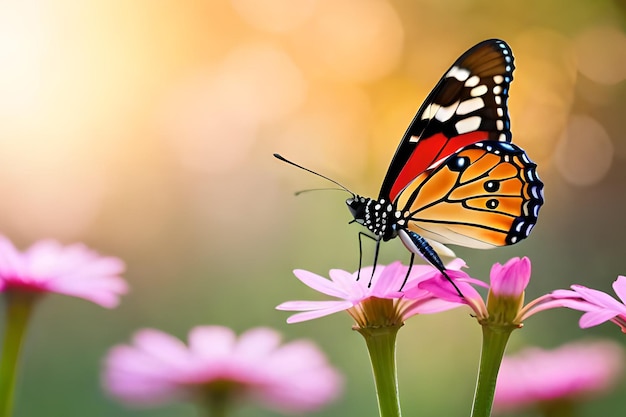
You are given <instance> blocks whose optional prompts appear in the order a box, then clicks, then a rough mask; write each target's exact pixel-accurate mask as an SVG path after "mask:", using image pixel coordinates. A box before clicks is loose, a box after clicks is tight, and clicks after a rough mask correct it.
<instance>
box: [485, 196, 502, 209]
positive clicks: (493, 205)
mask: <svg viewBox="0 0 626 417" xmlns="http://www.w3.org/2000/svg"><path fill="white" fill-rule="evenodd" d="M485 205H486V206H487V208H488V209H491V210H494V209H496V208H497V207H498V205H500V202H499V201H498V200H496V199H495V198H492V199H491V200H487V203H486V204H485Z"/></svg>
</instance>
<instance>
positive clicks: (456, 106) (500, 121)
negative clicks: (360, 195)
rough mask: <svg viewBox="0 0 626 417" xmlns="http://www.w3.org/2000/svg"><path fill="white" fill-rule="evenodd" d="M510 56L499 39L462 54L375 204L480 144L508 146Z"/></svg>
mask: <svg viewBox="0 0 626 417" xmlns="http://www.w3.org/2000/svg"><path fill="white" fill-rule="evenodd" d="M514 68H515V66H514V65H513V53H512V52H511V49H510V48H509V46H508V45H507V44H506V42H504V41H502V40H500V39H489V40H486V41H483V42H481V43H479V44H477V45H475V46H474V47H472V48H470V49H469V50H468V51H467V52H465V53H464V54H463V55H461V56H460V57H459V58H458V59H457V60H456V61H455V62H454V64H453V65H452V66H451V67H450V68H449V69H448V71H446V73H445V74H444V75H443V77H442V78H441V80H440V81H439V82H438V83H437V85H436V86H435V88H434V89H433V90H432V92H431V93H430V94H429V95H428V97H427V98H426V100H424V103H423V104H422V106H421V107H420V108H419V110H418V111H417V114H416V115H415V117H414V118H413V121H412V122H411V124H410V125H409V127H408V129H407V131H406V132H405V134H404V136H403V137H402V140H401V141H400V144H399V145H398V149H397V150H396V153H395V155H394V157H393V159H392V161H391V164H390V165H389V169H388V171H387V174H386V176H385V179H384V180H383V183H382V186H381V189H380V194H379V199H386V200H387V201H395V200H396V198H397V196H398V195H399V194H400V193H401V192H402V190H404V189H405V188H406V187H407V186H409V184H411V182H413V181H414V180H415V178H417V177H418V176H419V175H420V174H422V173H423V172H424V171H426V170H428V169H430V168H432V166H434V165H435V164H437V163H438V162H440V161H442V160H444V159H446V158H447V157H449V156H450V155H452V154H453V153H455V152H456V151H458V150H459V149H461V148H463V147H465V146H467V145H470V144H473V143H476V142H481V141H484V140H495V141H503V142H510V141H511V132H510V130H509V129H510V122H509V110H508V108H507V99H508V96H509V86H510V84H511V81H512V80H513V70H514Z"/></svg>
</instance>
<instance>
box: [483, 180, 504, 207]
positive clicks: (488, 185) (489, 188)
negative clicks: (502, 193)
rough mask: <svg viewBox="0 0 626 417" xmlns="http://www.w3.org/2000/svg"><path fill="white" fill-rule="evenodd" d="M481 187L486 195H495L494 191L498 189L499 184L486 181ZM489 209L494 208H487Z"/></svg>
mask: <svg viewBox="0 0 626 417" xmlns="http://www.w3.org/2000/svg"><path fill="white" fill-rule="evenodd" d="M483 187H484V188H485V191H487V192H488V193H495V192H496V191H498V190H499V189H500V183H499V182H498V181H487V182H486V183H485V184H484V185H483ZM488 207H489V206H488ZM496 207H497V204H496ZM489 208H495V207H489Z"/></svg>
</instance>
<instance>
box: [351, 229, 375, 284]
mask: <svg viewBox="0 0 626 417" xmlns="http://www.w3.org/2000/svg"><path fill="white" fill-rule="evenodd" d="M363 236H365V237H367V238H369V239H372V240H375V241H376V249H375V251H374V265H373V266H374V267H373V269H372V276H371V277H370V282H369V284H368V287H370V286H371V285H372V278H374V271H376V265H378V252H379V250H380V239H376V238H375V237H372V236H370V235H368V234H367V233H364V232H359V269H358V270H357V271H358V272H357V276H356V280H357V281H358V280H359V279H361V268H362V267H363V242H362V240H361V238H362V237H363Z"/></svg>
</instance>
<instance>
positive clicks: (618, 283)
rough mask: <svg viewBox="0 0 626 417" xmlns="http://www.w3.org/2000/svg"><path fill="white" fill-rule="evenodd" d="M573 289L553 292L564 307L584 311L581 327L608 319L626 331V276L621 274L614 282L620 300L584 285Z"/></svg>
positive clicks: (590, 325)
mask: <svg viewBox="0 0 626 417" xmlns="http://www.w3.org/2000/svg"><path fill="white" fill-rule="evenodd" d="M571 288H572V289H571V290H557V291H554V292H553V293H552V296H553V297H554V298H555V299H558V300H560V301H561V303H562V304H563V306H564V307H568V308H571V309H573V310H580V311H584V312H585V314H583V315H582V316H581V318H580V322H579V325H580V327H581V328H583V329H586V328H588V327H593V326H597V325H598V324H602V323H604V322H606V321H612V322H613V323H615V324H617V325H618V326H619V327H620V328H621V329H622V332H624V333H626V305H625V303H626V277H625V276H619V277H617V280H615V282H613V290H614V291H615V294H617V296H618V297H619V299H620V301H618V300H616V299H615V298H613V297H611V296H610V295H608V294H606V293H604V292H602V291H598V290H594V289H591V288H587V287H584V286H582V285H572V287H571Z"/></svg>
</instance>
